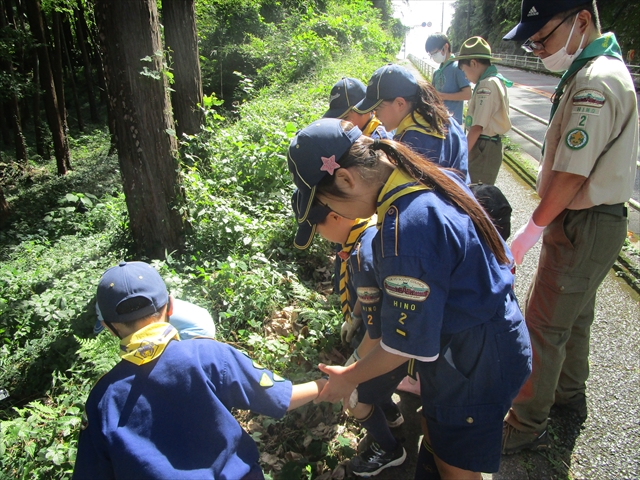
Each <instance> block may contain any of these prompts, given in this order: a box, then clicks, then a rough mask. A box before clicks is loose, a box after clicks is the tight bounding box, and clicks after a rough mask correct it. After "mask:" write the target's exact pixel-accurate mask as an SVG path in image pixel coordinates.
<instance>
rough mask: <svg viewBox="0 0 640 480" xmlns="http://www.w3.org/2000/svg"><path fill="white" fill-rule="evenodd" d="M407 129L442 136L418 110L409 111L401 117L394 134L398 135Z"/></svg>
mask: <svg viewBox="0 0 640 480" xmlns="http://www.w3.org/2000/svg"><path fill="white" fill-rule="evenodd" d="M409 130H415V131H416V132H422V133H426V134H427V135H431V136H432V137H437V138H441V139H442V138H444V135H441V134H439V133H438V132H436V131H435V130H434V129H433V128H431V125H429V123H427V121H426V120H425V119H424V118H423V116H422V115H420V114H419V113H418V112H413V113H410V114H408V115H407V116H406V117H404V118H403V119H402V121H401V122H400V125H398V128H397V129H396V134H395V136H396V137H398V136H400V135H402V134H403V133H404V132H408V131H409Z"/></svg>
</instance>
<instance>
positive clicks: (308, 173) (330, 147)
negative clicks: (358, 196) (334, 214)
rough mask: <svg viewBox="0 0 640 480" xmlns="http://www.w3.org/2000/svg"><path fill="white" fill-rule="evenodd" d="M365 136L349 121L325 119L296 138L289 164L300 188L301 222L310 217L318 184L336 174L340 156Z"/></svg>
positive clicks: (299, 221) (304, 130)
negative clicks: (327, 176)
mask: <svg viewBox="0 0 640 480" xmlns="http://www.w3.org/2000/svg"><path fill="white" fill-rule="evenodd" d="M343 124H344V126H343ZM361 136H362V132H361V131H360V129H359V128H358V127H356V126H354V125H352V124H351V123H349V122H346V121H344V120H340V119H337V118H321V119H320V120H316V121H315V122H313V123H312V124H311V125H309V126H308V127H305V128H303V129H302V130H300V131H299V132H298V133H297V134H296V136H295V137H294V138H293V140H292V141H291V144H290V145H289V153H288V158H287V163H288V165H289V171H290V172H291V173H292V175H293V183H295V184H296V187H298V194H297V195H298V196H297V198H296V205H297V211H296V217H297V219H298V224H302V223H304V222H305V221H306V220H307V219H308V218H309V215H310V213H311V209H312V206H313V199H314V198H315V195H316V187H317V186H318V184H319V183H320V182H321V181H322V179H323V178H324V177H325V176H326V175H333V174H334V173H335V171H336V170H338V169H339V168H340V164H339V161H340V158H341V157H342V156H343V155H344V154H345V153H347V152H348V151H349V149H350V148H351V145H353V144H354V143H355V142H356V140H358V138H360V137H361ZM294 210H296V209H294ZM325 216H326V215H325Z"/></svg>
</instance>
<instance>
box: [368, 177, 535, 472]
mask: <svg viewBox="0 0 640 480" xmlns="http://www.w3.org/2000/svg"><path fill="white" fill-rule="evenodd" d="M450 176H451V178H454V179H456V176H455V175H453V174H450ZM456 181H458V182H460V180H459V179H456ZM469 195H470V196H471V195H472V194H471V192H469ZM378 224H379V232H378V235H377V237H376V238H375V240H374V243H373V251H374V265H375V272H376V276H377V280H378V284H379V285H380V287H381V294H382V304H381V311H380V319H381V327H380V328H381V333H382V341H381V346H382V347H383V348H384V349H385V350H387V351H390V352H392V353H397V354H401V355H404V356H409V357H412V359H414V360H415V367H416V369H417V371H418V373H420V380H421V396H422V401H423V415H424V416H425V418H426V420H427V425H428V428H429V434H430V437H431V443H432V447H433V450H434V452H435V453H436V455H437V456H438V457H439V458H441V459H442V460H444V461H445V462H446V463H448V464H451V465H454V466H456V467H459V468H463V469H466V470H471V471H482V472H493V471H497V470H498V467H499V464H500V446H501V436H502V420H503V417H504V415H505V414H506V413H507V411H508V409H509V406H510V404H511V400H512V399H513V398H514V397H515V395H516V394H517V392H518V390H519V388H520V386H521V385H522V384H523V382H524V381H525V379H526V378H527V376H528V375H529V373H530V371H531V347H530V343H529V336H528V333H527V328H526V325H525V323H524V320H523V318H522V314H521V313H520V310H519V308H518V305H517V302H516V299H515V297H514V295H513V292H512V288H511V285H512V283H513V275H512V274H511V272H510V269H509V265H500V264H499V263H498V262H497V260H496V259H495V257H494V255H493V254H492V253H491V251H490V249H489V248H488V247H487V246H486V244H485V242H484V240H482V239H481V238H480V237H479V235H478V233H477V232H476V229H475V226H474V225H473V222H472V221H471V219H470V218H469V216H468V215H466V214H464V213H463V212H461V211H460V209H459V208H458V207H456V206H454V205H453V204H452V203H451V202H450V201H448V200H445V199H444V198H443V197H442V196H441V195H440V194H439V193H437V192H435V191H433V190H430V189H428V188H427V187H425V186H423V185H421V184H416V182H415V180H413V179H412V178H411V177H410V176H408V175H407V174H406V173H404V172H403V171H401V170H396V171H395V172H394V173H393V174H392V175H391V177H390V178H389V179H388V181H387V183H386V185H385V186H384V188H383V189H382V191H381V193H380V195H379V197H378ZM505 248H506V247H505ZM507 251H508V250H507Z"/></svg>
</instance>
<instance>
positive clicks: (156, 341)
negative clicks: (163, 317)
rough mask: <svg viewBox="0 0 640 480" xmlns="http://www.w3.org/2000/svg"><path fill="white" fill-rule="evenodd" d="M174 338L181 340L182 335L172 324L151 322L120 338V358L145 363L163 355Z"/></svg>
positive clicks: (139, 363) (137, 363) (134, 362)
mask: <svg viewBox="0 0 640 480" xmlns="http://www.w3.org/2000/svg"><path fill="white" fill-rule="evenodd" d="M174 339H175V340H180V336H179V335H178V331H177V330H176V329H175V328H174V327H173V326H172V325H171V324H169V323H166V322H156V323H151V324H149V325H147V326H146V327H144V328H141V329H140V330H138V331H137V332H134V333H132V334H131V335H129V336H128V337H126V338H123V339H122V340H120V358H122V359H123V360H127V361H128V362H131V363H133V364H135V365H144V364H145V363H149V362H150V361H152V360H154V359H156V358H158V357H159V356H160V355H162V352H164V349H165V348H166V347H167V345H168V344H169V342H170V341H171V340H174Z"/></svg>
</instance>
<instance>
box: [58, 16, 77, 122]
mask: <svg viewBox="0 0 640 480" xmlns="http://www.w3.org/2000/svg"><path fill="white" fill-rule="evenodd" d="M60 20H61V19H60V14H59V13H58V12H54V22H55V23H57V25H58V40H59V41H60V49H61V50H63V52H62V54H63V55H64V59H65V65H66V67H67V74H68V75H67V77H68V78H69V82H70V83H71V92H72V94H73V105H74V106H75V108H76V116H77V117H78V128H79V129H80V131H81V132H82V131H83V130H84V123H83V122H82V111H81V109H80V100H78V90H77V88H76V78H75V77H76V75H75V72H74V71H73V65H72V64H71V57H70V55H69V50H68V49H67V45H68V44H67V42H65V38H64V29H63V28H62V22H61V21H60Z"/></svg>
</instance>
